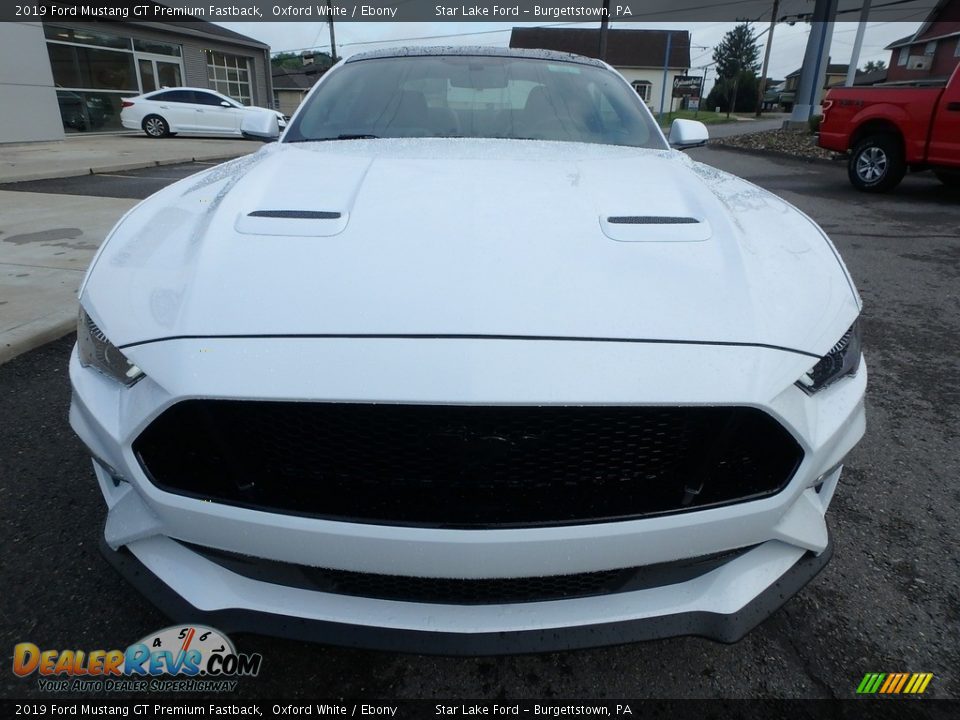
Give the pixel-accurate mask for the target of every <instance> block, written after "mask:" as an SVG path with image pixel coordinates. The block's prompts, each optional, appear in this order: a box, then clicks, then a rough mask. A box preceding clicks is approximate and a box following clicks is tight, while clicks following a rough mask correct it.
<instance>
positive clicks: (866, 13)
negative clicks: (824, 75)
mask: <svg viewBox="0 0 960 720" xmlns="http://www.w3.org/2000/svg"><path fill="white" fill-rule="evenodd" d="M868 17H870V0H863V7H862V8H861V9H860V24H859V25H857V39H856V40H854V41H853V52H852V53H851V55H850V66H849V67H848V68H847V82H846V83H845V85H846V86H847V87H853V83H854V81H855V80H856V79H857V65H859V64H860V48H861V47H863V32H864V30H866V29H867V18H868Z"/></svg>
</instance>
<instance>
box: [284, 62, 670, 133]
mask: <svg viewBox="0 0 960 720" xmlns="http://www.w3.org/2000/svg"><path fill="white" fill-rule="evenodd" d="M641 102H642V101H641V100H640V98H639V97H638V96H637V94H636V92H635V91H634V90H632V89H631V88H630V86H629V85H627V84H626V83H625V82H623V81H622V80H621V79H620V78H619V77H617V76H616V75H615V74H614V73H612V72H610V71H609V70H606V69H604V68H600V67H595V66H592V65H583V64H580V63H572V62H563V61H556V60H546V59H540V58H513V57H487V56H477V57H474V56H435V55H428V56H409V57H391V58H376V59H370V60H359V61H356V62H353V63H349V62H348V63H345V64H344V65H342V66H341V67H340V68H338V69H336V70H334V71H332V73H331V74H330V76H329V77H327V78H324V80H323V83H322V84H321V86H320V87H319V88H317V91H316V92H315V93H314V94H313V95H311V96H310V98H309V99H308V100H307V104H306V106H305V107H304V108H303V109H302V110H301V112H300V113H298V115H297V117H296V120H295V122H294V124H293V126H292V127H291V128H290V129H289V130H288V131H287V134H286V135H285V136H284V141H285V142H305V141H311V140H338V139H339V140H346V139H356V138H371V137H377V138H409V137H469V138H512V139H534V140H559V141H567V142H584V143H602V144H608V145H629V146H633V147H644V148H656V149H665V148H666V145H665V143H664V141H663V139H662V137H661V136H660V134H659V133H658V132H657V129H656V127H655V125H654V123H653V120H652V118H651V117H650V114H649V113H648V112H647V111H646V110H645V109H643V108H642V106H641Z"/></svg>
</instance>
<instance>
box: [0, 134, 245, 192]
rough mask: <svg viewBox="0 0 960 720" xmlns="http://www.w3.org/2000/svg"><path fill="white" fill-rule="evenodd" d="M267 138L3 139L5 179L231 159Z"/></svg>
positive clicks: (0, 174)
mask: <svg viewBox="0 0 960 720" xmlns="http://www.w3.org/2000/svg"><path fill="white" fill-rule="evenodd" d="M261 147H262V145H261V143H259V142H255V141H252V140H234V139H221V138H207V137H190V138H187V137H175V138H162V139H159V140H158V139H155V138H148V137H147V136H146V135H142V134H140V135H82V136H71V137H68V138H67V139H66V140H61V141H57V142H40V143H21V144H16V145H0V183H7V182H21V181H23V180H44V179H48V178H62V177H73V176H76V175H89V174H91V173H100V172H118V171H121V170H135V169H137V168H145V167H153V166H155V165H171V164H174V163H184V162H193V161H195V160H200V161H219V160H230V159H231V158H235V157H239V156H241V155H246V154H248V153H252V152H256V151H257V150H259V149H260V148H261Z"/></svg>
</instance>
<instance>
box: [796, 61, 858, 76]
mask: <svg viewBox="0 0 960 720" xmlns="http://www.w3.org/2000/svg"><path fill="white" fill-rule="evenodd" d="M849 69H850V65H849V64H847V63H830V64H829V65H827V75H846V74H847V70H849ZM801 70H803V68H797V69H796V70H794V71H793V72H792V73H790V74H789V75H787V77H788V78H792V77H798V76H799V75H800V71H801Z"/></svg>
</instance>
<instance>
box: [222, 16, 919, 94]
mask: <svg viewBox="0 0 960 720" xmlns="http://www.w3.org/2000/svg"><path fill="white" fill-rule="evenodd" d="M920 19H922V17H920ZM218 24H219V25H223V26H224V27H227V28H229V29H231V30H234V31H236V32H239V33H243V34H244V35H248V36H250V37H253V38H256V39H257V40H261V41H263V42H266V43H268V44H269V45H270V48H271V51H273V52H280V51H294V52H300V51H302V50H310V49H315V50H321V51H327V52H329V50H330V38H329V31H328V29H327V24H326V23H325V22H322V23H318V22H297V23H286V22H235V23H230V22H224V23H218ZM545 24H548V23H482V22H466V23H457V22H416V23H408V22H341V23H337V24H336V27H335V30H336V40H337V52H338V54H339V55H340V56H341V57H348V56H350V55H353V54H355V53H357V52H363V51H365V50H374V49H380V48H386V47H394V46H400V45H492V46H502V47H506V46H507V45H509V43H510V29H511V28H512V27H513V26H514V25H517V26H519V25H545ZM550 25H552V26H558V27H597V26H598V25H597V23H550ZM734 25H735V23H733V22H712V23H707V22H693V23H682V22H680V23H678V22H672V23H652V22H611V23H610V27H611V28H613V29H617V28H621V29H628V28H634V29H641V28H642V29H664V30H666V29H672V30H688V31H690V32H691V42H692V45H693V47H692V48H691V51H690V59H691V72H690V74H691V75H701V74H703V72H704V68H703V66H705V65H708V64H709V63H711V62H712V60H713V48H714V46H716V44H717V43H718V42H720V40H721V38H722V37H723V35H724V33H725V32H726V31H728V30H730V29H731V28H732V27H734ZM919 25H920V23H919V22H908V21H896V22H890V21H887V22H871V23H868V24H867V29H866V32H865V34H864V40H863V49H862V51H861V54H860V61H859V63H858V67H861V68H862V67H863V65H864V63H866V62H867V61H868V60H883V61H885V62H887V63H888V64H889V62H890V51H889V50H884V47H885V46H886V45H888V44H889V43H891V42H893V41H894V40H897V39H899V38H901V37H903V36H905V35H908V34H910V33H912V32H914V31H915V30H916V29H917V28H918V27H919ZM768 27H769V21H767V22H758V23H754V28H755V29H754V33H755V34H760V33H762V36H761V37H760V38H759V41H760V44H761V52H762V49H763V46H764V44H765V43H766V40H767V28H768ZM856 30H857V23H856V22H838V23H836V25H835V26H834V33H833V39H832V42H831V50H830V61H831V62H833V63H844V64H845V63H849V62H850V55H851V53H852V51H853V45H854V39H855V38H856ZM809 31H810V26H809V25H808V24H806V23H803V22H798V23H796V24H795V25H792V26H791V25H788V24H786V23H779V24H777V26H776V29H775V30H774V38H773V46H772V50H771V54H770V70H769V72H768V76H769V77H772V78H775V79H782V78H783V77H784V76H786V75H787V74H788V73H790V72H792V71H794V70H796V69H797V68H799V67H800V64H801V62H802V60H803V53H804V50H805V48H806V42H807V36H808V34H809ZM761 57H762V54H761ZM706 70H707V72H708V75H707V78H708V80H707V83H706V87H707V88H709V87H710V86H711V85H712V82H710V79H711V78H713V77H715V76H716V73H715V72H713V68H712V67H710V68H706Z"/></svg>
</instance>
